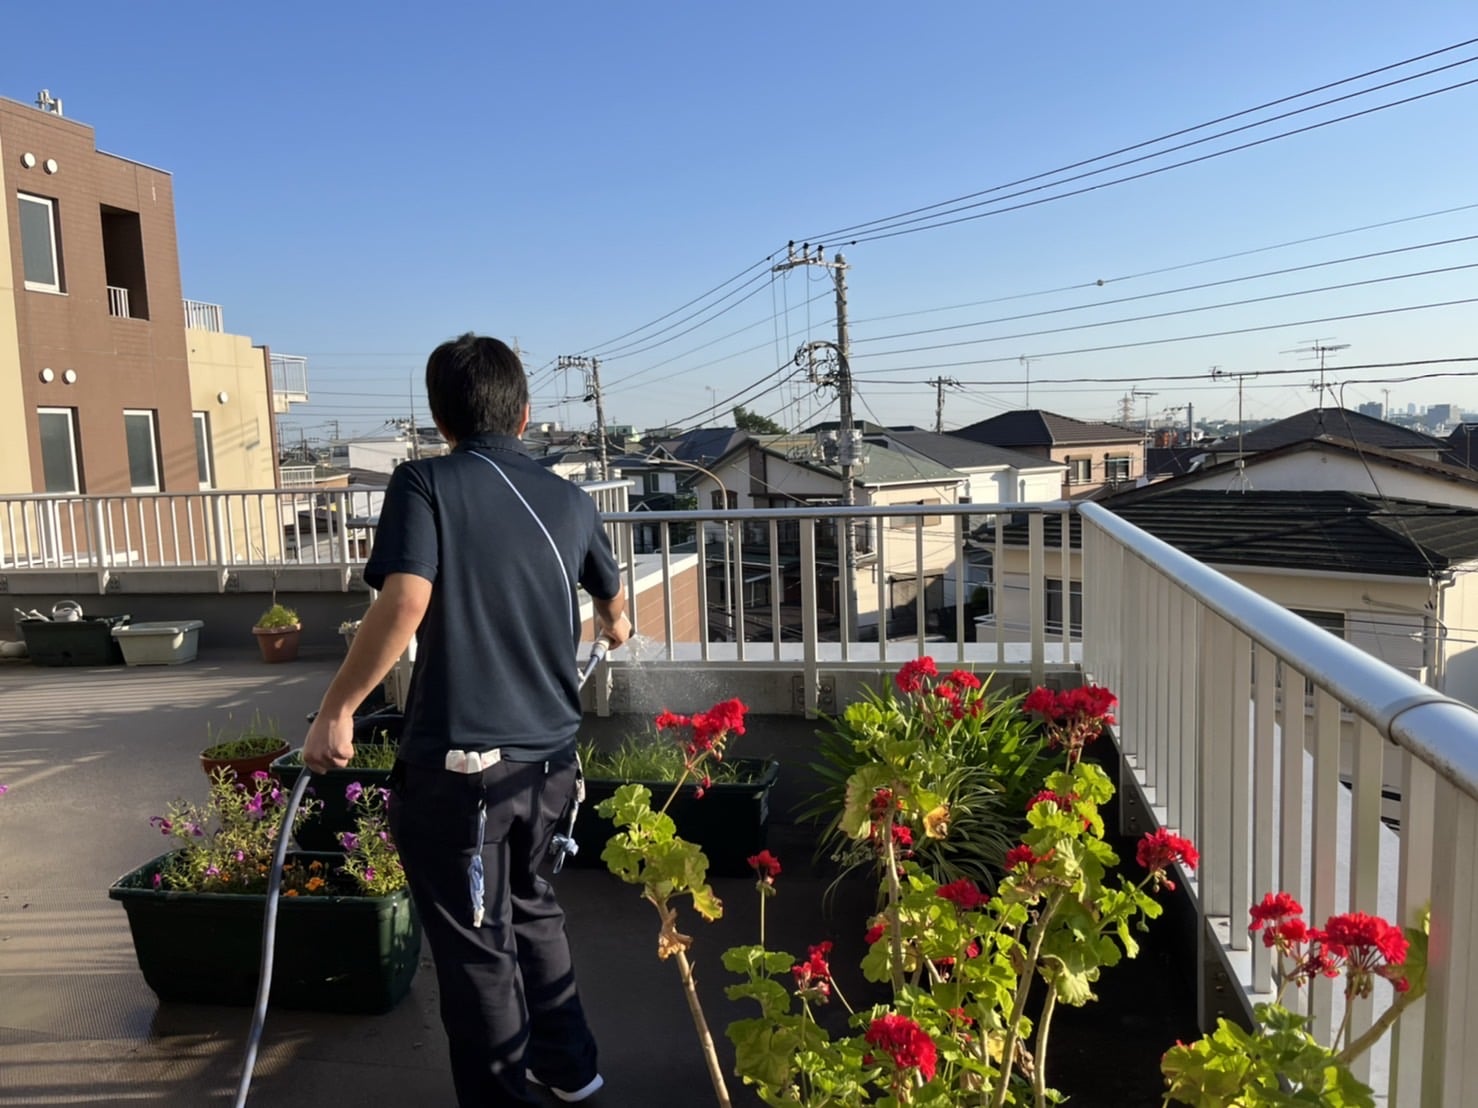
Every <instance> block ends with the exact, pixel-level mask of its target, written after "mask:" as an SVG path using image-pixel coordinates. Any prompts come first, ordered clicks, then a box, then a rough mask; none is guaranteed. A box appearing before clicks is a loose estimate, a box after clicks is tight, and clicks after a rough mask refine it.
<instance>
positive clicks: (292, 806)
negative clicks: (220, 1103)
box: [236, 766, 313, 1108]
mask: <svg viewBox="0 0 1478 1108" xmlns="http://www.w3.org/2000/svg"><path fill="white" fill-rule="evenodd" d="M312 776H313V775H312V774H311V773H310V772H309V771H308V767H307V766H304V767H303V772H302V773H300V774H298V780H297V784H295V785H293V791H292V794H291V795H290V796H289V797H288V799H287V810H286V811H285V812H283V814H282V826H281V828H279V829H278V832H277V846H276V848H275V849H274V850H273V851H272V873H271V876H269V877H268V878H267V912H266V918H265V919H264V920H263V923H262V968H261V971H260V978H259V980H258V981H257V1004H256V1008H255V1009H254V1010H253V1011H252V1014H251V1031H249V1032H248V1033H247V1036H246V1058H245V1059H244V1060H243V1061H242V1063H241V1081H240V1082H239V1083H238V1084H237V1086H236V1108H246V1093H247V1090H248V1089H250V1088H251V1075H252V1070H253V1069H254V1068H255V1067H256V1064H257V1047H259V1046H260V1045H261V1043H262V1028H263V1026H264V1025H265V1024H266V1022H267V995H268V993H270V992H271V990H272V953H273V947H274V946H275V945H276V940H277V897H278V895H279V894H280V893H281V892H282V867H283V866H284V865H285V864H286V863H287V840H288V839H289V838H291V837H292V828H293V818H294V817H295V816H296V815H297V814H298V805H300V804H301V803H302V802H303V794H304V793H306V792H307V791H308V781H309V779H310V778H311V777H312Z"/></svg>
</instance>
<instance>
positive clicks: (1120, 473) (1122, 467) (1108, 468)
mask: <svg viewBox="0 0 1478 1108" xmlns="http://www.w3.org/2000/svg"><path fill="white" fill-rule="evenodd" d="M1103 476H1104V478H1105V479H1106V480H1109V481H1127V480H1129V456H1128V455H1127V454H1125V455H1121V456H1119V457H1113V456H1110V457H1107V458H1105V459H1104V460H1103Z"/></svg>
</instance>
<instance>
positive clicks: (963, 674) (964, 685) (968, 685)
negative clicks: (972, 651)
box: [949, 669, 980, 689]
mask: <svg viewBox="0 0 1478 1108" xmlns="http://www.w3.org/2000/svg"><path fill="white" fill-rule="evenodd" d="M949 679H950V680H951V681H952V682H954V684H955V685H956V686H957V687H958V688H961V689H978V688H980V678H979V677H976V676H975V674H973V673H971V672H970V671H969V670H968V669H957V670H954V671H952V672H951V673H950V675H949Z"/></svg>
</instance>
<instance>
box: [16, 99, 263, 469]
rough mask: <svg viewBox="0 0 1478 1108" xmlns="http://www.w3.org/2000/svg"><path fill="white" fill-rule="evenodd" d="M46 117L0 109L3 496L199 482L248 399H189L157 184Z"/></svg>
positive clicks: (161, 177) (85, 134)
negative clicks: (237, 407) (236, 408)
mask: <svg viewBox="0 0 1478 1108" xmlns="http://www.w3.org/2000/svg"><path fill="white" fill-rule="evenodd" d="M38 100H41V101H43V102H44V101H45V98H44V97H40V98H38ZM59 108H60V105H56V107H55V108H51V107H50V106H49V105H48V106H46V107H33V106H30V105H25V104H20V103H17V102H15V101H9V100H3V99H0V185H3V190H0V195H3V197H4V218H3V219H0V442H4V443H5V444H6V445H5V448H4V449H3V450H0V493H4V492H10V493H26V492H38V493H53V494H64V493H89V494H92V493H124V494H126V493H130V492H167V493H176V492H195V491H197V490H199V489H201V488H202V487H209V486H210V485H212V484H215V483H216V482H214V481H213V480H212V476H213V473H214V470H215V468H216V467H215V465H214V463H213V461H212V458H211V449H212V440H213V437H220V438H223V439H224V437H225V436H224V435H223V434H221V431H222V430H224V425H226V424H229V423H231V421H232V420H235V419H237V418H238V417H237V416H236V415H235V414H234V413H233V412H232V411H231V410H230V408H231V407H232V406H233V403H236V402H239V401H241V400H245V399H247V398H246V397H239V396H235V395H233V393H232V392H231V391H229V390H224V389H222V390H219V391H218V392H216V393H212V395H211V401H212V403H209V404H207V403H206V402H205V401H202V400H201V399H200V396H199V394H200V393H201V390H200V389H196V390H195V393H196V394H197V395H195V396H194V397H193V399H192V388H191V358H192V348H191V345H190V344H191V341H192V340H191V338H190V336H191V335H193V334H194V332H187V330H186V326H185V324H186V319H185V314H184V312H183V311H182V308H181V305H182V295H181V288H180V266H179V252H178V247H177V242H176V237H175V213H174V190H173V183H172V180H171V177H170V174H169V173H167V172H165V171H164V170H161V169H155V168H154V167H152V166H148V165H143V164H141V163H139V162H133V161H129V160H127V159H126V158H121V157H117V156H115V155H112V154H106V153H103V152H101V151H99V150H98V149H97V145H96V142H95V139H94V134H93V129H92V128H91V127H88V126H86V125H84V124H81V123H76V122H74V121H72V120H70V119H65V118H63V117H62V116H61V114H60V111H59ZM197 345H198V344H197ZM252 357H253V358H254V360H255V361H256V362H257V364H258V365H259V366H260V374H259V375H258V374H256V373H254V372H253V373H251V374H250V376H251V377H252V378H254V379H255V378H257V377H258V376H259V378H260V386H259V387H257V386H255V384H254V387H253V389H252V392H257V393H262V394H266V395H268V396H270V378H269V376H268V368H267V358H266V353H265V351H262V350H257V351H256V352H255V354H254V355H253V356H252ZM217 397H224V399H219V400H217ZM259 406H260V405H259ZM214 422H219V423H221V424H222V428H221V429H215V428H213V423H214ZM257 422H258V423H259V424H260V423H262V422H265V426H264V427H262V432H263V434H262V435H261V436H260V437H261V438H262V439H263V440H264V441H263V442H262V444H261V445H262V448H263V449H262V456H263V458H264V459H266V460H267V464H268V468H267V470H266V471H265V473H266V474H268V475H270V474H271V473H272V472H273V471H272V469H271V460H272V459H275V455H276V449H275V443H274V442H273V441H272V428H271V424H272V420H271V418H270V413H267V415H266V419H265V421H263V420H261V419H257ZM12 444H16V445H19V444H24V445H23V446H22V447H21V448H19V449H17V448H16V445H12ZM269 480H270V476H269ZM254 483H256V484H258V486H259V487H260V481H257V482H254Z"/></svg>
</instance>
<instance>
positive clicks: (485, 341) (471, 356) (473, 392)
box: [426, 331, 529, 442]
mask: <svg viewBox="0 0 1478 1108" xmlns="http://www.w3.org/2000/svg"><path fill="white" fill-rule="evenodd" d="M426 398H427V399H428V400H429V401H430V403H431V415H432V417H433V418H434V419H435V420H436V422H437V423H438V424H440V425H441V427H442V429H443V430H444V431H445V432H446V433H447V434H448V435H450V436H451V437H452V438H454V439H456V440H457V441H458V442H460V441H461V440H463V439H468V438H471V437H472V436H474V435H517V434H518V431H519V424H520V423H522V422H523V410H524V407H525V406H526V405H527V404H528V402H529V382H528V378H527V377H525V376H524V372H523V364H522V363H521V362H520V361H519V360H518V355H517V354H515V353H514V352H513V351H512V350H510V349H509V348H508V346H507V345H506V344H505V343H501V342H499V341H498V340H497V339H494V338H489V337H487V336H486V335H474V334H473V333H472V332H471V331H468V332H467V333H466V334H465V335H461V336H459V337H457V338H455V339H452V340H450V341H448V342H444V343H442V344H441V345H440V346H438V347H437V348H436V349H435V350H433V351H431V357H429V358H427V359H426Z"/></svg>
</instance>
